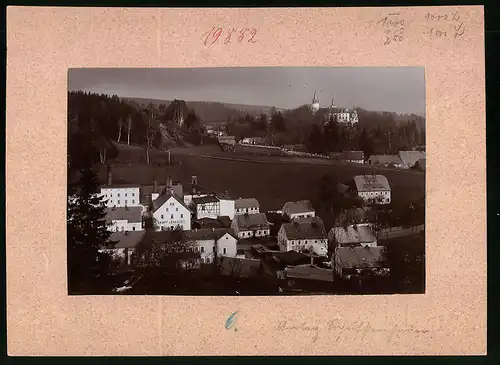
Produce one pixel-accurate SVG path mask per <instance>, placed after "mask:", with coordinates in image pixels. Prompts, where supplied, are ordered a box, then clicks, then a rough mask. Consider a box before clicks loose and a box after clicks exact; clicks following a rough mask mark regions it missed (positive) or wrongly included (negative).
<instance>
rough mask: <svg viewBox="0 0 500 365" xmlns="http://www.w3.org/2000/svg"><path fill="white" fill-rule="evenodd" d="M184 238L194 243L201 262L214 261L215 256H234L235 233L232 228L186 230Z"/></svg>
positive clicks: (235, 250)
mask: <svg viewBox="0 0 500 365" xmlns="http://www.w3.org/2000/svg"><path fill="white" fill-rule="evenodd" d="M186 238H187V239H188V240H190V241H193V242H194V243H195V245H194V250H195V252H199V253H200V261H201V262H202V263H211V262H213V261H214V258H215V252H217V256H218V257H221V256H226V257H236V252H237V249H236V243H237V241H238V239H237V237H236V234H235V233H234V231H233V230H232V229H226V228H207V229H198V230H194V231H188V232H186Z"/></svg>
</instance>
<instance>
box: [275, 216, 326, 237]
mask: <svg viewBox="0 0 500 365" xmlns="http://www.w3.org/2000/svg"><path fill="white" fill-rule="evenodd" d="M282 228H283V230H284V233H285V236H286V238H287V239H289V240H301V239H316V238H317V239H323V238H326V231H325V228H324V225H323V222H322V221H321V219H320V218H318V217H313V218H299V219H295V220H294V221H293V222H292V223H283V225H282Z"/></svg>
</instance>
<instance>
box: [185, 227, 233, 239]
mask: <svg viewBox="0 0 500 365" xmlns="http://www.w3.org/2000/svg"><path fill="white" fill-rule="evenodd" d="M184 233H185V235H186V237H187V238H188V239H190V240H193V241H197V240H218V239H219V238H221V237H223V236H224V235H225V234H226V233H228V234H230V235H231V236H233V237H234V238H237V236H236V234H235V233H234V231H233V230H232V229H231V228H204V229H197V230H194V231H185V232H184Z"/></svg>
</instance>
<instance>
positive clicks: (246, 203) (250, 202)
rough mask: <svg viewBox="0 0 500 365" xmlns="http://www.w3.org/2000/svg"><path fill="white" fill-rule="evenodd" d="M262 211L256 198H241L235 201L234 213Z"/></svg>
mask: <svg viewBox="0 0 500 365" xmlns="http://www.w3.org/2000/svg"><path fill="white" fill-rule="evenodd" d="M245 213H248V214H256V213H260V204H259V201H258V200H257V199H255V198H239V199H236V200H235V201H234V214H236V215H239V214H245Z"/></svg>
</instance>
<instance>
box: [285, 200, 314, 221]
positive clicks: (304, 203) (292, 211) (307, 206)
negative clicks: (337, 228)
mask: <svg viewBox="0 0 500 365" xmlns="http://www.w3.org/2000/svg"><path fill="white" fill-rule="evenodd" d="M282 212H283V215H285V216H287V217H288V218H290V219H295V218H308V217H309V218H310V217H314V216H315V215H316V212H315V210H314V207H313V205H312V203H311V201H309V200H300V201H296V202H286V203H285V205H284V206H283V209H282Z"/></svg>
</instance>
